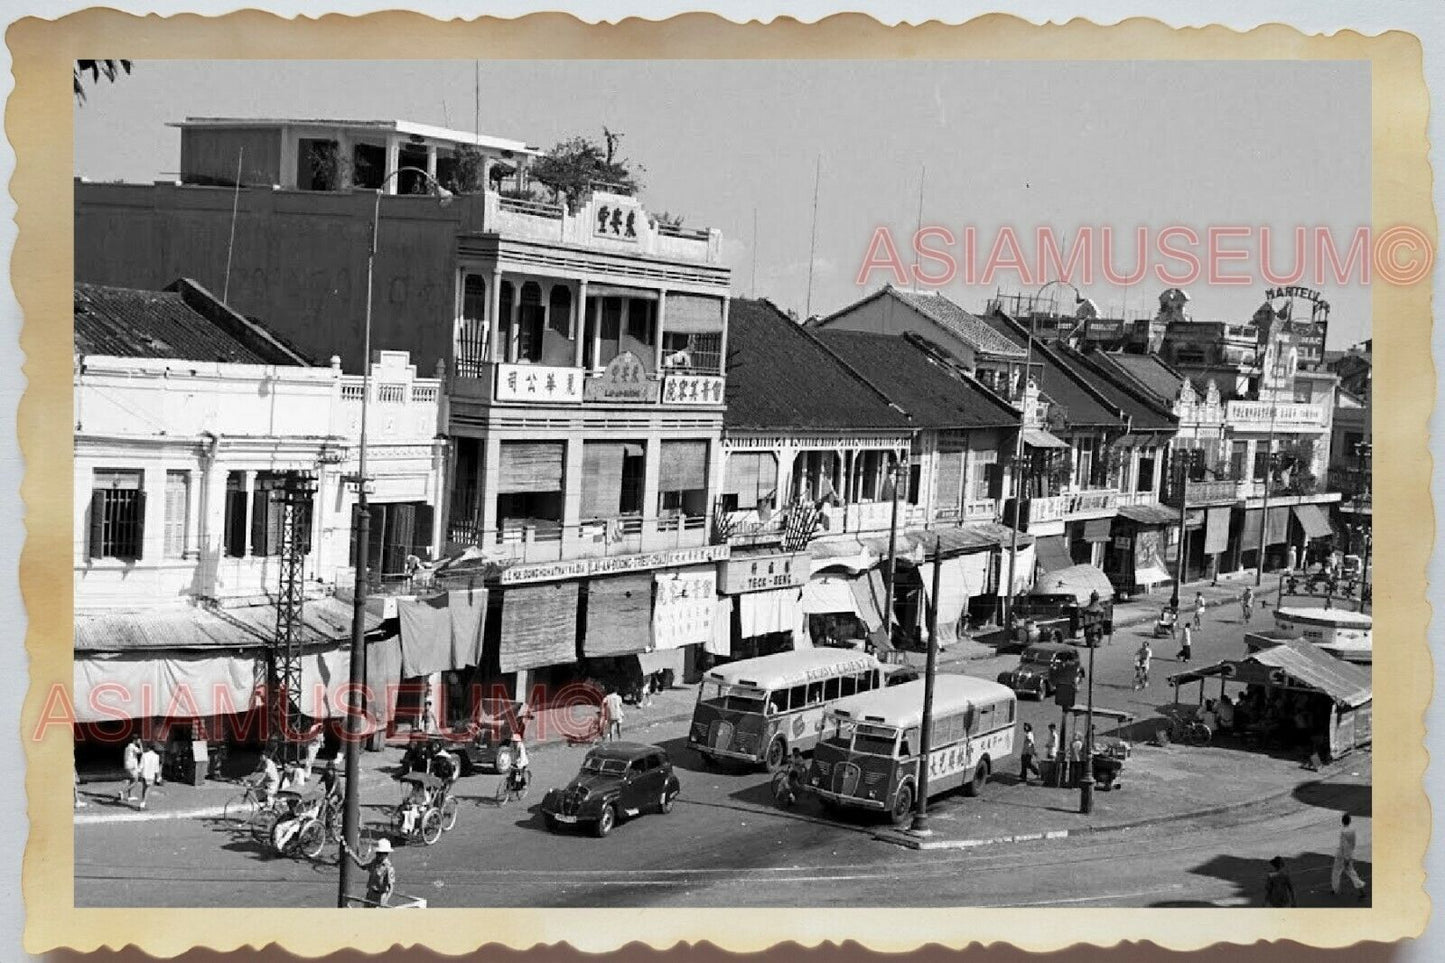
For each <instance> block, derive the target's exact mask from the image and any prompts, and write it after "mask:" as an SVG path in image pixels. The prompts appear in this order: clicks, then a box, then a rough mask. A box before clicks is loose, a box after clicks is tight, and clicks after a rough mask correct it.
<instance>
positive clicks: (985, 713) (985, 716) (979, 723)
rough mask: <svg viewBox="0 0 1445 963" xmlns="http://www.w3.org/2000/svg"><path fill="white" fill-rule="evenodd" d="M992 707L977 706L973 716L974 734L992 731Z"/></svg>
mask: <svg viewBox="0 0 1445 963" xmlns="http://www.w3.org/2000/svg"><path fill="white" fill-rule="evenodd" d="M993 708H994V707H993V706H979V707H978V712H977V713H976V714H975V716H974V730H973V731H974V732H976V733H978V732H991V731H992V730H993Z"/></svg>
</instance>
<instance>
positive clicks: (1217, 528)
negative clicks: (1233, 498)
mask: <svg viewBox="0 0 1445 963" xmlns="http://www.w3.org/2000/svg"><path fill="white" fill-rule="evenodd" d="M1233 511H1234V509H1232V508H1230V507H1229V506H1228V505H1226V506H1224V507H1222V508H1210V509H1206V515H1205V522H1204V554H1205V555H1217V554H1218V553H1220V552H1222V551H1224V550H1225V549H1227V548H1229V516H1230V514H1231V513H1232V512H1233Z"/></svg>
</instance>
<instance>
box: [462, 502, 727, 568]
mask: <svg viewBox="0 0 1445 963" xmlns="http://www.w3.org/2000/svg"><path fill="white" fill-rule="evenodd" d="M711 523H712V517H711V516H708V515H684V514H681V513H678V514H666V515H662V516H659V517H657V518H643V517H641V516H639V515H629V516H622V517H619V518H595V519H589V520H587V521H583V522H579V523H577V524H575V525H554V524H550V523H546V522H542V523H527V524H515V525H513V524H504V525H503V527H502V528H501V529H483V528H481V527H480V526H478V525H476V524H475V523H474V522H470V521H463V520H454V521H452V523H451V524H450V525H448V526H447V541H449V542H451V543H453V544H457V545H474V546H477V547H478V548H481V549H484V550H490V551H493V552H495V553H496V554H497V556H498V557H499V558H504V559H510V560H515V561H521V562H529V563H531V562H560V561H565V560H567V559H574V558H600V557H604V556H613V555H636V554H638V553H640V552H658V551H664V550H666V549H671V548H698V547H701V546H703V545H706V544H708V533H709V529H710V527H711Z"/></svg>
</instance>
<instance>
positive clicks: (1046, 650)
mask: <svg viewBox="0 0 1445 963" xmlns="http://www.w3.org/2000/svg"><path fill="white" fill-rule="evenodd" d="M1078 669H1079V653H1078V650H1077V649H1075V648H1073V647H1072V646H1068V645H1061V644H1058V643H1052V642H1049V643H1045V642H1040V643H1038V644H1036V645H1031V646H1029V647H1028V648H1026V649H1024V651H1023V653H1022V654H1021V655H1020V656H1019V664H1018V665H1016V666H1014V667H1013V668H1012V669H1010V670H1008V671H1007V672H1000V673H999V675H998V681H999V682H1002V683H1003V684H1004V685H1006V686H1008V687H1009V688H1010V689H1012V690H1014V691H1015V692H1017V693H1018V694H1019V695H1024V694H1025V693H1028V694H1030V695H1034V696H1036V697H1038V698H1039V699H1047V698H1048V697H1049V695H1050V694H1051V693H1052V692H1053V691H1054V680H1055V679H1057V678H1058V677H1059V674H1060V673H1062V672H1065V671H1074V672H1077V671H1078Z"/></svg>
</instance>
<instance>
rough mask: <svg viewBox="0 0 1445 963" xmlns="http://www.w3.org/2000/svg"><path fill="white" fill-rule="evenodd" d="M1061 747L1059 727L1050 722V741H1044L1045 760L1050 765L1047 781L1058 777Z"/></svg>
mask: <svg viewBox="0 0 1445 963" xmlns="http://www.w3.org/2000/svg"><path fill="white" fill-rule="evenodd" d="M1059 748H1060V743H1059V727H1058V726H1057V725H1056V724H1054V723H1052V722H1050V723H1049V739H1048V742H1046V743H1044V762H1045V763H1047V764H1048V767H1049V775H1048V776H1045V777H1044V779H1045V781H1048V780H1052V779H1056V778H1057V776H1058V771H1059V762H1060V760H1059Z"/></svg>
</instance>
